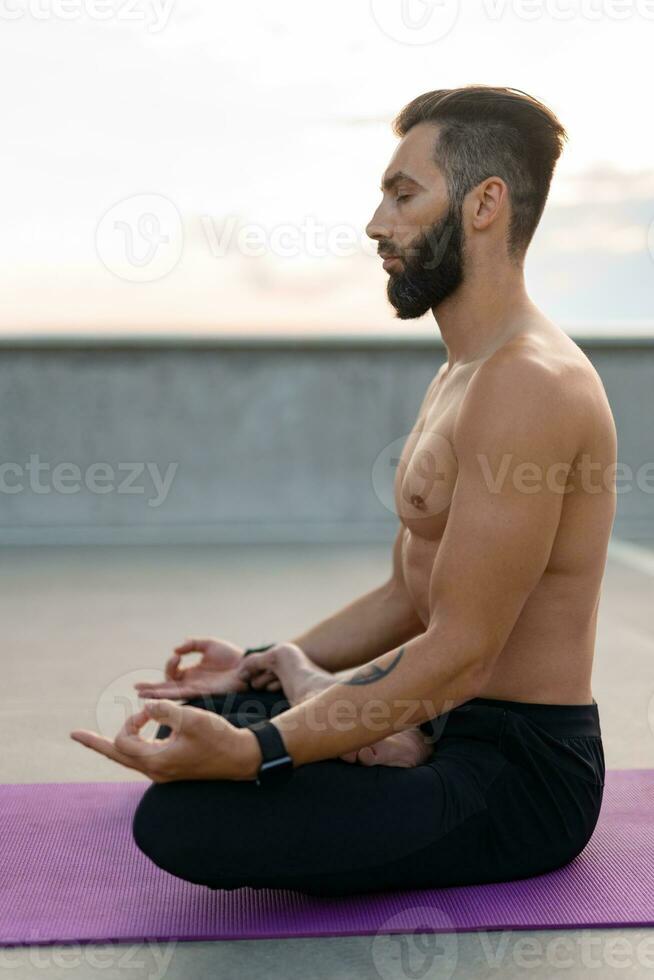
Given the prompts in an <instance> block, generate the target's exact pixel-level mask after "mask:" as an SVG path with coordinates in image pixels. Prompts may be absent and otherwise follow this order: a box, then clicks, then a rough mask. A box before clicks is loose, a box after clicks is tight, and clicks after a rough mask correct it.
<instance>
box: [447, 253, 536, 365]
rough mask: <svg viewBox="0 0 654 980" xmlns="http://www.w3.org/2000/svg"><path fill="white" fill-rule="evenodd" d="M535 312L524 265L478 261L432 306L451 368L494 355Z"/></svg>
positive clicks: (523, 326)
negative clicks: (457, 286)
mask: <svg viewBox="0 0 654 980" xmlns="http://www.w3.org/2000/svg"><path fill="white" fill-rule="evenodd" d="M535 311H536V307H535V305H534V304H533V303H532V301H531V300H530V299H529V296H528V295H527V290H526V287H525V282H524V272H523V269H522V266H521V265H520V266H515V265H510V264H509V263H502V264H501V265H498V264H495V265H492V264H491V263H487V264H485V265H484V264H481V265H480V264H478V263H476V264H475V271H474V272H473V273H470V274H469V275H467V276H466V279H465V281H464V282H463V283H462V284H461V285H460V286H459V288H458V289H457V290H456V291H455V292H454V293H453V294H452V295H451V296H448V297H447V299H446V300H444V301H443V302H442V303H439V304H438V306H435V307H433V308H432V313H433V314H434V317H435V319H436V322H437V325H438V329H439V331H440V334H441V337H442V338H443V343H444V344H445V348H446V350H447V356H448V368H452V367H454V365H456V364H464V363H466V362H468V361H474V360H477V359H478V358H480V357H483V356H485V355H488V354H491V353H492V352H493V351H494V350H495V349H496V348H498V347H500V346H501V344H502V343H504V342H505V341H506V340H509V339H510V338H511V337H512V336H514V335H515V334H517V333H520V332H522V330H524V329H525V327H526V326H527V321H528V319H531V318H532V317H533V315H534V313H535Z"/></svg>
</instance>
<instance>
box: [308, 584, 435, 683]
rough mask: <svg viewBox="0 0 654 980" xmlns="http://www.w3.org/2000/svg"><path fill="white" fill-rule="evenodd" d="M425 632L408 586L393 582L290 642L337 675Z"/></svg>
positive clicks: (324, 668) (362, 597)
mask: <svg viewBox="0 0 654 980" xmlns="http://www.w3.org/2000/svg"><path fill="white" fill-rule="evenodd" d="M424 628H425V627H424V624H423V623H422V620H421V619H420V618H419V616H418V614H417V613H416V611H415V608H414V606H413V603H412V602H411V600H410V598H409V595H408V593H407V591H406V589H405V588H404V586H403V585H402V584H401V583H396V582H395V581H392V580H391V581H389V582H386V583H384V584H383V585H381V586H379V588H376V589H373V590H372V591H371V592H368V593H366V594H365V595H363V596H360V597H359V598H358V599H355V600H354V601H353V602H351V603H349V604H348V605H347V606H345V607H344V608H343V609H340V610H339V611H338V612H336V613H334V614H333V615H331V616H328V617H327V618H326V619H323V620H322V621H321V622H319V623H318V624H317V625H316V626H313V627H312V628H311V629H309V630H306V631H305V632H304V633H302V634H300V635H298V636H295V637H293V638H292V639H291V640H289V642H290V643H296V644H297V645H298V646H299V647H301V649H302V650H304V652H305V653H306V655H307V656H308V657H309V659H310V660H312V661H313V662H314V663H315V664H316V665H317V666H318V667H322V668H323V670H329V671H332V672H334V673H337V672H339V671H343V670H346V669H347V668H351V667H357V666H360V665H361V664H365V663H368V661H370V660H372V659H374V657H378V656H379V655H380V654H382V653H383V652H384V651H386V650H389V649H393V648H394V647H396V646H399V645H400V644H402V643H405V642H407V641H408V640H410V639H412V638H413V637H415V636H417V635H418V634H420V633H422V632H423V631H424Z"/></svg>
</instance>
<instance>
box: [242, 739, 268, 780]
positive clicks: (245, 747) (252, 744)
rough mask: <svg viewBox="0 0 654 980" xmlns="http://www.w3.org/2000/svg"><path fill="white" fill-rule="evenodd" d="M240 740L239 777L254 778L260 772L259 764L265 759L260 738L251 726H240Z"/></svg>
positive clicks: (243, 778)
mask: <svg viewBox="0 0 654 980" xmlns="http://www.w3.org/2000/svg"><path fill="white" fill-rule="evenodd" d="M238 733H239V740H240V743H241V746H240V752H239V766H238V772H239V775H238V776H237V777H236V778H237V779H242V780H247V779H249V780H254V779H256V778H257V776H258V774H259V766H260V765H261V763H262V761H263V756H262V754H261V748H260V746H259V739H258V738H257V736H256V735H255V734H254V732H251V731H250V729H249V728H239V729H238Z"/></svg>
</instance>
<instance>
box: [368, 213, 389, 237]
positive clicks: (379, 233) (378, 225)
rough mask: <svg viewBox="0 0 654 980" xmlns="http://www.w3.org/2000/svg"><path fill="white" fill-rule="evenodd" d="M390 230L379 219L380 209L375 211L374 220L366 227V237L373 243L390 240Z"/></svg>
mask: <svg viewBox="0 0 654 980" xmlns="http://www.w3.org/2000/svg"><path fill="white" fill-rule="evenodd" d="M390 231H391V230H390V228H389V227H388V226H386V225H384V224H383V222H382V221H380V219H379V208H377V210H376V211H375V213H374V214H373V216H372V218H371V219H370V221H369V222H368V224H367V225H366V235H367V236H368V238H372V239H373V241H376V242H379V241H381V240H382V239H384V238H390V237H391V234H390Z"/></svg>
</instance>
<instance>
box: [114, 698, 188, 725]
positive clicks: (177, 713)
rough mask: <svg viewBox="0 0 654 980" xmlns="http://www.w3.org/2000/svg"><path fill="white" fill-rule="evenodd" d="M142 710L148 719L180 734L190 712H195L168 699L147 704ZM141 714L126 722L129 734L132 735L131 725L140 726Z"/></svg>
mask: <svg viewBox="0 0 654 980" xmlns="http://www.w3.org/2000/svg"><path fill="white" fill-rule="evenodd" d="M142 710H143V712H145V714H146V715H147V717H148V718H151V719H153V720H154V721H158V722H159V724H161V725H168V727H169V728H171V729H172V731H173V732H178V731H180V730H181V728H182V725H183V724H184V721H185V720H186V719H187V717H188V712H189V711H193V709H192V708H184V707H183V706H182V705H180V704H175V702H174V701H171V700H169V699H168V698H162V699H161V700H159V701H152V702H146V703H145V705H144V706H143V709H142ZM140 714H141V712H139V713H138V715H132V716H131V717H130V718H128V719H127V721H126V722H125V725H124V726H123V727H124V728H125V729H126V730H127V732H128V734H131V732H130V731H129V728H128V726H129V725H130V723H131V724H133V725H135V724H138V717H139V715H140ZM141 724H143V722H141Z"/></svg>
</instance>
